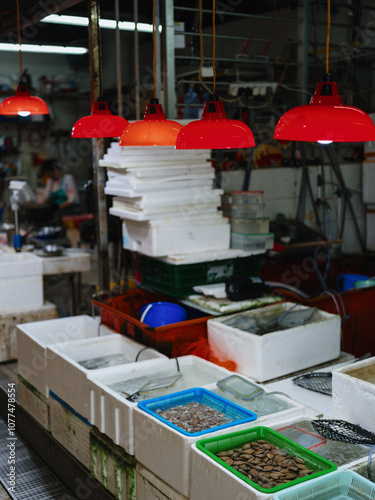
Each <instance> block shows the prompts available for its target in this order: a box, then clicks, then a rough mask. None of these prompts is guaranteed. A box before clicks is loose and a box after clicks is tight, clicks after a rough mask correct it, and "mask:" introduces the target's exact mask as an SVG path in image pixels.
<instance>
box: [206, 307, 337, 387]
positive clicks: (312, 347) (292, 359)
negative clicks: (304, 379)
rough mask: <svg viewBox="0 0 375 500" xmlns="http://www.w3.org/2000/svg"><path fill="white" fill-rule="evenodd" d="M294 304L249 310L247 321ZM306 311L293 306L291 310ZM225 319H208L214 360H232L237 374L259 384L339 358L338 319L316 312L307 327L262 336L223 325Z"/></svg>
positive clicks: (335, 316)
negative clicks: (241, 374)
mask: <svg viewBox="0 0 375 500" xmlns="http://www.w3.org/2000/svg"><path fill="white" fill-rule="evenodd" d="M294 305H295V304H292V303H289V302H285V303H282V304H277V305H272V306H267V307H265V308H259V309H253V310H252V311H249V312H247V313H244V312H241V313H238V314H237V315H232V316H231V317H234V316H238V315H244V314H245V315H248V316H249V317H253V316H254V317H255V316H258V317H262V316H264V315H268V314H272V313H276V312H280V313H282V312H283V311H287V310H289V309H290V308H291V307H293V306H294ZM303 309H306V307H305V306H297V307H296V308H295V309H294V310H303ZM228 318H229V316H226V317H222V318H214V319H209V320H208V322H207V332H208V343H209V345H210V348H211V350H212V352H213V354H214V356H216V357H217V358H218V359H221V360H223V361H225V360H232V361H235V363H236V364H237V371H238V372H240V373H243V374H244V375H247V376H249V377H251V378H253V379H255V380H257V381H259V382H264V381H266V380H272V379H274V378H277V377H281V376H283V375H287V374H288V373H293V372H296V371H298V370H302V369H304V368H308V367H310V366H314V365H317V364H320V363H324V362H326V361H329V360H331V359H335V358H338V357H339V355H340V336H341V322H340V317H339V316H337V315H334V314H329V313H326V312H323V311H319V310H317V311H316V313H315V315H314V317H313V318H312V321H310V322H309V323H306V324H303V325H299V326H295V327H293V328H288V329H285V330H279V331H275V332H270V333H267V334H265V335H256V334H254V333H248V332H245V331H243V330H239V329H237V328H233V327H230V326H228V325H225V324H224V322H225V321H227V320H228Z"/></svg>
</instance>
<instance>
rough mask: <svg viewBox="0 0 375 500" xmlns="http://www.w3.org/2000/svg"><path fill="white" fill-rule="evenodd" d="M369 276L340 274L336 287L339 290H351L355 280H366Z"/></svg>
mask: <svg viewBox="0 0 375 500" xmlns="http://www.w3.org/2000/svg"><path fill="white" fill-rule="evenodd" d="M370 277H371V276H363V275H362V274H340V276H338V278H337V289H338V290H339V291H340V292H345V291H346V290H351V289H352V288H354V284H355V283H356V282H357V281H363V280H368V279H369V278H370Z"/></svg>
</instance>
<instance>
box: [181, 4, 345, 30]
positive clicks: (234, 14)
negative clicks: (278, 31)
mask: <svg viewBox="0 0 375 500" xmlns="http://www.w3.org/2000/svg"><path fill="white" fill-rule="evenodd" d="M174 9H175V10H182V11H185V12H199V9H195V8H193V7H179V6H178V5H175V7H174ZM203 13H204V14H212V10H209V9H203ZM216 14H217V15H218V16H219V15H220V14H222V15H225V16H232V17H242V18H249V19H268V20H272V21H274V20H275V18H274V16H265V15H262V14H242V13H238V12H228V11H227V10H226V11H222V10H217V11H216ZM277 20H278V21H283V22H286V23H302V22H303V20H302V19H293V18H290V17H278V18H277ZM314 24H319V25H321V26H327V22H326V21H315V23H314ZM331 26H337V27H339V28H347V27H348V25H347V24H344V23H331Z"/></svg>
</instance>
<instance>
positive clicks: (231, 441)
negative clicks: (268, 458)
mask: <svg viewBox="0 0 375 500" xmlns="http://www.w3.org/2000/svg"><path fill="white" fill-rule="evenodd" d="M258 439H262V440H264V441H268V442H269V443H270V444H273V445H275V446H277V447H279V448H282V449H284V450H287V451H288V453H289V454H290V455H292V456H294V457H298V458H301V459H302V460H304V462H305V463H306V465H307V466H308V467H309V469H313V470H316V472H314V473H313V474H311V475H310V476H306V477H303V478H300V479H294V480H293V481H290V482H289V483H285V484H284V485H280V486H276V487H275V488H269V489H267V488H262V487H261V486H259V485H258V484H256V483H254V481H251V480H250V479H249V478H248V477H246V476H244V475H243V474H241V473H240V472H237V471H236V469H234V468H233V467H231V466H230V465H227V464H226V463H225V462H223V461H222V460H220V459H219V458H218V457H217V456H216V455H214V453H218V452H219V451H225V450H230V449H232V448H239V447H241V446H242V445H243V444H245V443H249V442H252V441H257V440H258ZM196 446H197V448H198V449H199V450H200V451H202V452H203V453H205V454H206V455H208V456H209V457H210V458H212V460H214V461H215V462H217V463H218V464H219V465H220V466H221V467H225V468H226V469H227V470H229V471H230V472H232V473H233V474H235V475H236V476H237V477H238V478H240V479H242V480H243V481H245V482H246V483H247V484H249V485H250V486H252V487H253V488H255V489H256V490H257V491H260V492H262V493H267V494H273V493H276V492H277V491H281V490H283V489H285V488H289V487H291V486H294V485H296V484H300V483H303V482H305V481H309V480H310V479H314V478H316V477H320V476H323V475H324V474H328V473H329V472H333V471H335V470H336V469H337V466H336V465H335V464H333V463H332V462H329V461H328V460H326V459H325V458H322V457H320V456H319V455H317V454H316V453H314V452H313V451H310V450H308V449H306V448H304V447H303V446H300V445H299V444H297V443H294V442H293V441H291V440H290V439H288V438H286V437H284V436H282V435H281V434H279V433H278V432H276V431H273V430H272V429H269V428H268V427H253V428H252V429H248V430H244V431H238V432H233V433H232V434H225V435H223V436H218V437H213V438H208V439H201V440H199V441H197V443H196Z"/></svg>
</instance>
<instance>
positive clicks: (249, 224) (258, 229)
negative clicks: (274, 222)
mask: <svg viewBox="0 0 375 500" xmlns="http://www.w3.org/2000/svg"><path fill="white" fill-rule="evenodd" d="M230 226H231V230H232V232H233V233H242V234H258V233H263V234H264V233H268V232H269V229H270V220H269V219H268V218H267V217H262V218H253V219H242V218H239V219H237V218H234V217H232V218H231V221H230Z"/></svg>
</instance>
